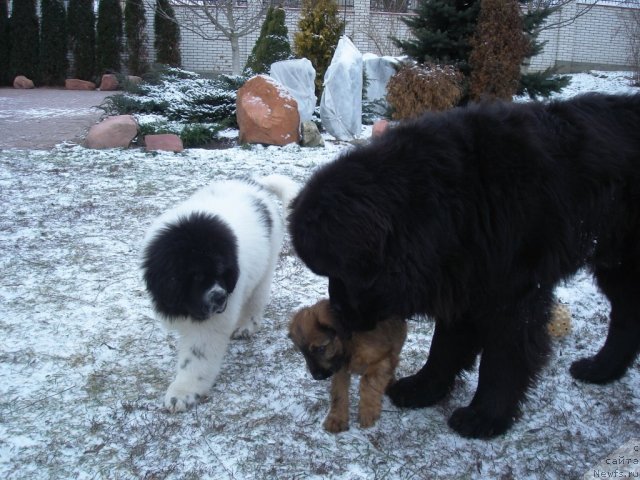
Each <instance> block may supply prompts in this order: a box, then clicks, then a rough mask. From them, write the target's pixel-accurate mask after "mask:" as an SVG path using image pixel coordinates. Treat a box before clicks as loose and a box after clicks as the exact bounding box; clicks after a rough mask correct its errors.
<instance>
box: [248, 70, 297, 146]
mask: <svg viewBox="0 0 640 480" xmlns="http://www.w3.org/2000/svg"><path fill="white" fill-rule="evenodd" d="M236 115H237V119H238V126H239V128H240V139H239V140H240V143H263V144H267V145H287V144H289V143H297V142H298V141H299V140H300V131H299V130H300V114H299V113H298V103H297V102H296V100H295V99H294V98H293V97H292V96H291V95H290V94H289V92H288V91H287V90H286V88H285V87H284V86H282V85H280V84H279V83H278V82H276V81H275V80H274V79H272V78H271V77H268V76H266V75H258V76H255V77H252V78H250V79H249V80H247V82H246V83H245V84H244V85H243V86H242V88H240V90H238V94H237V97H236Z"/></svg>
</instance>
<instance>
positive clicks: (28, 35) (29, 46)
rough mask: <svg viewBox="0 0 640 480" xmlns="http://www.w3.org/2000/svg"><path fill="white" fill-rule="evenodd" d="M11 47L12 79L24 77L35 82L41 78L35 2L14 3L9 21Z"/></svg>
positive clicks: (22, 0)
mask: <svg viewBox="0 0 640 480" xmlns="http://www.w3.org/2000/svg"><path fill="white" fill-rule="evenodd" d="M9 31H10V38H11V45H10V51H9V72H10V74H11V77H12V78H13V77H15V76H16V75H24V76H26V77H27V78H30V79H31V80H33V81H34V82H37V81H38V80H39V79H40V76H39V72H40V71H39V66H38V65H39V62H38V60H39V55H38V52H39V45H40V33H39V26H38V16H37V15H36V2H35V0H19V1H14V2H13V8H12V10H11V19H10V21H9Z"/></svg>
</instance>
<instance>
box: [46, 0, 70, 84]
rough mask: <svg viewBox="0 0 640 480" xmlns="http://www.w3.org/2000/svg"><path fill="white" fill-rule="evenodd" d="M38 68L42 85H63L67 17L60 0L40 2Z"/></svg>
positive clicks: (66, 62)
mask: <svg viewBox="0 0 640 480" xmlns="http://www.w3.org/2000/svg"><path fill="white" fill-rule="evenodd" d="M40 10H41V11H40V18H41V22H42V25H41V28H40V70H41V76H42V83H43V84H44V85H63V84H64V80H65V78H66V75H67V69H68V68H69V62H68V60H67V27H66V23H67V19H66V12H65V10H64V3H63V1H62V0H42V3H41V4H40Z"/></svg>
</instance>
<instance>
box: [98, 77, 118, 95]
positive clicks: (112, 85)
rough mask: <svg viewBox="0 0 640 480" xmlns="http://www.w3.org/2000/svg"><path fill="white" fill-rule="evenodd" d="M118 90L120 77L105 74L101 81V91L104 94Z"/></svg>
mask: <svg viewBox="0 0 640 480" xmlns="http://www.w3.org/2000/svg"><path fill="white" fill-rule="evenodd" d="M117 89H118V77H116V76H115V75H114V74H113V73H105V74H104V75H102V80H100V90H101V91H103V92H111V91H113V90H117Z"/></svg>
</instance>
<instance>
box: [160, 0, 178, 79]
mask: <svg viewBox="0 0 640 480" xmlns="http://www.w3.org/2000/svg"><path fill="white" fill-rule="evenodd" d="M154 18H155V22H154V32H155V35H156V39H155V42H154V46H155V48H156V62H158V63H162V64H164V65H169V66H171V67H179V66H180V65H181V64H182V59H181V58H180V28H179V27H178V23H177V22H176V16H175V12H174V11H173V7H171V4H170V3H169V1H168V0H156V9H155V17H154Z"/></svg>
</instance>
